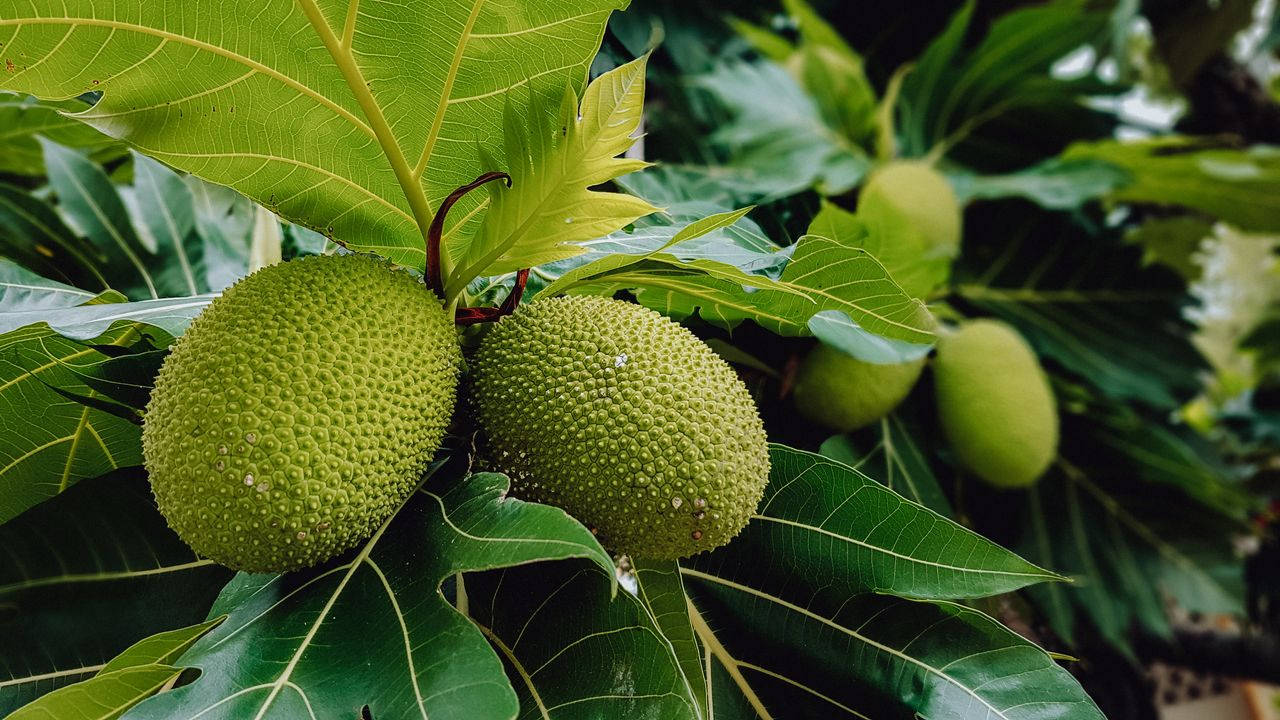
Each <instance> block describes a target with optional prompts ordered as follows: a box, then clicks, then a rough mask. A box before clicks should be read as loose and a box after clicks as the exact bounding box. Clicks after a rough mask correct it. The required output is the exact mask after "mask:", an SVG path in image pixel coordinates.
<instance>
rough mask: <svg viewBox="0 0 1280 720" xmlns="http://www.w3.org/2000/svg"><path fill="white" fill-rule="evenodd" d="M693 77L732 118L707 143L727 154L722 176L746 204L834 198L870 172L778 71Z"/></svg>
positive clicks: (731, 68)
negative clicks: (813, 191)
mask: <svg viewBox="0 0 1280 720" xmlns="http://www.w3.org/2000/svg"><path fill="white" fill-rule="evenodd" d="M694 79H695V81H696V83H697V86H698V87H700V88H703V89H705V90H706V91H707V92H709V93H711V95H712V96H714V97H715V99H716V100H717V101H718V102H719V104H720V105H722V106H723V107H724V108H725V109H726V110H727V111H728V112H729V113H730V114H731V115H732V116H733V117H732V120H731V121H730V122H727V123H724V124H722V125H720V126H719V127H718V128H717V129H716V131H715V133H714V134H713V135H712V137H711V139H712V141H713V142H714V143H716V144H717V145H720V146H722V147H724V148H725V149H726V150H727V151H728V152H729V154H730V161H729V162H728V163H726V164H725V166H724V168H723V170H724V171H725V172H726V173H727V174H730V175H732V176H733V183H732V184H733V187H734V188H735V189H736V190H739V191H740V192H743V193H744V194H746V195H748V196H749V199H752V200H755V199H761V198H763V199H773V198H778V197H785V196H787V195H792V194H794V193H797V192H800V191H801V190H806V189H808V188H810V187H817V189H818V190H819V191H820V192H822V193H824V194H829V195H836V194H839V193H842V192H845V191H847V190H849V189H851V188H853V187H855V186H856V185H857V184H858V182H859V181H860V180H861V179H862V176H863V175H864V174H866V172H867V170H868V169H869V168H870V166H871V161H870V160H869V159H868V158H867V155H866V152H865V151H863V149H862V148H860V147H858V146H857V145H855V144H854V143H852V142H851V141H850V140H848V139H847V138H845V137H844V136H843V135H842V134H841V133H840V132H838V131H836V130H835V129H833V128H831V127H829V126H828V125H827V124H826V122H825V120H824V119H823V117H822V113H821V111H820V110H819V108H818V106H817V104H816V103H815V101H814V99H813V98H812V97H810V96H809V95H808V94H807V93H806V92H805V91H804V89H803V88H801V87H800V85H799V83H797V82H796V81H795V79H794V78H792V77H791V75H789V74H788V73H787V71H786V70H785V69H783V68H782V67H781V66H779V65H776V64H774V63H771V62H760V63H744V62H729V63H723V64H720V65H718V66H716V68H715V69H714V70H713V71H712V72H710V73H707V74H705V75H700V76H697V77H695V78H694Z"/></svg>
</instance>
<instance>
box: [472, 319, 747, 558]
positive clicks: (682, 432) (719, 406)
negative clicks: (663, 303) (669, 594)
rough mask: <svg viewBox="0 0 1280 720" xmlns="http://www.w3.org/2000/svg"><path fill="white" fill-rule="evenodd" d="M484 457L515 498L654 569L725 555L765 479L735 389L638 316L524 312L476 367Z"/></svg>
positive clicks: (674, 331) (709, 359)
mask: <svg viewBox="0 0 1280 720" xmlns="http://www.w3.org/2000/svg"><path fill="white" fill-rule="evenodd" d="M474 380H475V387H474V390H475V400H476V411H477V415H478V418H479V420H480V424H481V425H482V427H483V428H484V430H485V431H486V434H487V435H488V442H489V453H490V456H491V458H492V460H493V462H494V463H495V464H496V465H497V466H498V468H499V469H501V470H503V471H505V472H506V473H508V474H509V475H510V476H511V477H512V482H513V487H514V489H515V492H516V493H517V494H518V495H520V496H522V497H525V498H528V499H530V500H535V501H539V502H546V503H550V504H553V505H557V506H559V507H562V508H564V509H565V510H566V511H568V512H569V514H571V515H573V516H574V517H576V518H578V519H579V520H581V521H582V522H583V523H585V524H587V525H588V526H589V527H591V528H593V529H594V530H595V531H596V532H597V534H598V535H599V537H600V540H601V542H602V543H604V544H605V546H606V547H610V548H612V549H613V550H616V551H618V552H623V553H628V554H631V555H635V556H638V557H643V558H651V559H655V560H663V559H674V558H679V557H685V556H688V555H692V554H694V553H697V552H700V551H703V550H709V549H711V548H714V547H717V546H719V545H723V544H725V543H727V542H729V540H731V539H732V538H733V537H734V536H736V535H737V534H738V532H740V531H741V530H742V528H743V527H744V526H745V525H746V524H747V520H748V519H749V518H750V516H751V514H752V513H753V512H754V511H755V509H756V505H757V504H758V503H759V502H760V497H761V495H762V494H763V492H764V486H765V482H766V481H767V480H768V476H769V452H768V446H767V444H766V441H765V434H764V428H763V425H762V424H761V422H760V416H759V414H758V413H757V411H756V407H755V404H754V403H753V402H752V399H751V396H750V394H749V393H748V392H747V388H746V386H745V385H744V384H743V382H742V381H741V380H740V379H739V378H738V376H737V375H736V374H735V373H734V371H733V369H732V368H730V367H729V366H728V365H727V364H726V363H725V362H724V361H723V360H721V359H720V358H719V357H717V356H716V354H715V353H714V352H712V351H711V349H710V348H709V347H707V346H706V345H705V344H704V343H703V342H702V341H701V340H699V339H698V338H697V337H696V336H694V334H693V333H691V332H689V331H688V330H687V329H685V328H683V327H681V326H680V325H678V324H676V323H674V322H672V321H671V320H669V319H667V318H665V317H663V316H662V315H659V314H658V313H656V312H654V311H652V310H649V309H646V308H643V307H641V306H639V305H633V304H630V303H625V302H620V301H617V300H608V299H605V298H598V297H557V298H552V299H549V300H538V301H536V302H534V303H531V304H529V305H526V306H522V307H521V308H520V309H519V311H517V312H516V313H515V314H514V315H512V316H510V317H507V318H504V319H503V320H502V321H500V322H499V323H498V324H497V326H496V327H494V328H493V330H492V331H491V332H490V333H489V335H488V336H487V337H486V338H485V339H484V341H483V343H482V344H481V346H480V349H479V351H478V352H477V354H476V358H475V363H474Z"/></svg>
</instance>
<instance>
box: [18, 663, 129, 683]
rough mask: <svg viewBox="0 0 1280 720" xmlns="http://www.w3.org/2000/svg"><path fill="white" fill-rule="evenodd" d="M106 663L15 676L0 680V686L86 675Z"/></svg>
mask: <svg viewBox="0 0 1280 720" xmlns="http://www.w3.org/2000/svg"><path fill="white" fill-rule="evenodd" d="M106 666H107V664H106V663H101V664H98V665H86V666H84V667H78V668H68V669H66V670H54V671H53V672H47V673H40V674H39V675H27V676H26V677H16V678H12V679H10V680H0V688H3V687H12V686H14V685H25V684H27V683H33V682H40V681H41V680H56V679H58V678H62V677H70V676H72V675H88V674H89V673H96V672H98V671H99V670H101V669H102V668H104V667H106Z"/></svg>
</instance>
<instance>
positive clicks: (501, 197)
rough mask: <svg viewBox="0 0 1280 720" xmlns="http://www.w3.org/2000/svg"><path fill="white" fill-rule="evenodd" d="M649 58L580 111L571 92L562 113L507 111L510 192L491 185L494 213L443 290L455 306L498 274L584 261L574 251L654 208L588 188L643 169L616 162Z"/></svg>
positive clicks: (637, 110) (595, 90)
mask: <svg viewBox="0 0 1280 720" xmlns="http://www.w3.org/2000/svg"><path fill="white" fill-rule="evenodd" d="M647 60H648V57H647V56H646V57H642V58H640V59H639V60H635V61H632V62H630V63H627V64H626V65H623V66H621V67H619V68H617V69H615V70H611V71H609V72H607V73H605V74H603V75H601V76H600V77H598V78H596V79H595V81H594V82H592V83H591V85H590V86H588V87H587V91H586V94H585V95H584V96H583V98H582V105H581V107H579V105H578V99H577V96H576V94H575V93H574V92H573V90H572V88H568V89H566V91H565V94H564V96H563V100H562V101H561V102H560V105H559V108H558V109H556V110H554V111H550V110H549V109H544V108H542V107H539V106H538V105H537V103H536V102H535V103H533V120H532V122H530V120H529V119H528V118H524V117H521V116H519V115H517V114H516V112H515V110H514V108H513V106H511V105H508V106H507V110H506V123H505V138H506V142H507V153H506V156H507V158H508V161H509V162H510V166H509V167H508V168H507V172H508V174H510V175H511V188H506V187H503V186H502V185H501V184H497V183H494V184H491V185H490V191H489V198H490V207H489V212H488V214H487V215H485V219H484V221H483V222H482V223H481V225H480V230H479V232H477V233H476V236H475V239H474V240H473V241H472V243H471V245H470V246H469V247H467V248H466V249H465V251H463V252H461V253H459V257H460V260H459V262H458V266H457V270H456V271H455V272H454V273H453V275H452V276H451V277H450V278H449V281H448V282H447V283H446V290H445V294H446V295H448V296H450V297H452V296H453V295H456V294H457V293H458V292H460V291H461V290H462V288H464V287H466V285H467V284H468V283H469V282H471V280H472V279H474V278H476V277H479V276H481V275H499V274H502V273H505V272H511V271H514V270H519V269H520V268H525V267H532V266H534V265H541V264H543V263H548V262H553V261H555V260H562V259H564V258H568V257H573V256H574V255H577V254H580V253H582V252H583V249H582V248H581V247H580V246H579V245H578V244H577V243H579V242H582V241H584V240H591V239H593V238H597V237H600V236H601V235H605V234H608V233H610V232H613V231H614V230H617V229H618V228H620V227H622V226H624V225H626V224H628V223H630V222H631V221H633V220H635V219H636V218H639V217H642V216H644V215H648V214H649V213H651V212H653V211H654V210H656V209H657V208H654V207H653V206H652V205H650V204H649V203H647V202H645V201H643V200H641V199H640V198H637V197H635V196H632V195H623V194H620V193H607V192H600V191H597V190H591V189H589V188H590V187H591V186H593V185H599V184H601V183H604V182H607V181H609V180H612V179H613V178H615V177H618V176H619V175H624V174H626V173H629V172H632V171H634V170H639V169H640V168H643V167H645V165H646V163H645V162H644V161H642V160H631V159H625V158H618V157H616V156H617V155H619V154H621V153H623V152H625V151H626V150H627V149H628V148H630V147H631V144H632V143H633V142H635V138H634V137H633V133H634V132H635V130H636V128H637V127H638V126H639V124H640V116H641V111H642V109H643V107H644V70H645V64H646V62H647Z"/></svg>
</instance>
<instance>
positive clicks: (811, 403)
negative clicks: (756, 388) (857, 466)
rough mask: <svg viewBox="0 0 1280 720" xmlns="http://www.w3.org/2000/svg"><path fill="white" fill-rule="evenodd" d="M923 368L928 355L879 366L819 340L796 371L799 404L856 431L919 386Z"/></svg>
mask: <svg viewBox="0 0 1280 720" xmlns="http://www.w3.org/2000/svg"><path fill="white" fill-rule="evenodd" d="M923 368H924V358H921V359H919V360H916V361H914V362H908V363H897V364H893V365H876V364H872V363H868V362H863V361H862V360H859V359H857V358H855V357H853V356H851V355H846V354H844V353H842V352H840V351H839V350H836V349H834V348H830V347H827V346H826V345H819V346H817V347H815V348H814V349H813V350H812V351H811V352H810V353H809V355H808V356H807V357H805V359H804V362H803V363H801V365H800V369H799V370H798V371H797V372H796V382H795V391H794V397H795V402H796V409H798V410H799V411H800V414H801V415H804V416H805V417H807V418H809V419H810V420H812V421H814V422H816V423H819V424H821V425H825V426H827V427H829V428H832V429H834V430H839V431H841V432H849V431H850V430H857V429H858V428H860V427H864V426H866V425H869V424H871V423H873V422H875V421H876V420H879V419H880V418H882V417H884V416H885V415H887V414H889V411H890V410H893V409H894V408H895V407H897V406H898V403H900V402H902V400H903V398H905V397H906V396H907V394H908V393H910V392H911V388H913V387H915V384H916V380H918V379H919V378H920V371H921V370H922V369H923Z"/></svg>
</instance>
